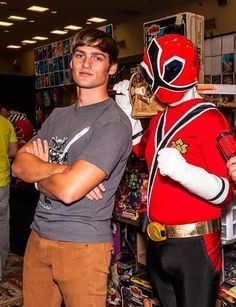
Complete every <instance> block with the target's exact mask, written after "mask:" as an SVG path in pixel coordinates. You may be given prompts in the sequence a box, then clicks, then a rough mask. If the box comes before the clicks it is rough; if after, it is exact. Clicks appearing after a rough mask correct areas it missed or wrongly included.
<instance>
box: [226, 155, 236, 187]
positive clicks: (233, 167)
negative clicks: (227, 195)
mask: <svg viewBox="0 0 236 307" xmlns="http://www.w3.org/2000/svg"><path fill="white" fill-rule="evenodd" d="M226 165H227V167H228V170H229V175H230V176H231V178H232V180H233V181H234V182H235V181H236V156H233V157H231V158H230V159H229V160H228V161H227V164H226Z"/></svg>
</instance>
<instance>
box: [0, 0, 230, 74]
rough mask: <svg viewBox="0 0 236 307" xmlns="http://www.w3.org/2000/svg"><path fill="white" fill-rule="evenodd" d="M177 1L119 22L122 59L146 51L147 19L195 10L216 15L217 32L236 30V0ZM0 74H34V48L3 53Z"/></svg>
mask: <svg viewBox="0 0 236 307" xmlns="http://www.w3.org/2000/svg"><path fill="white" fill-rule="evenodd" d="M163 1H165V0H163ZM175 3H177V1H176V0H173V5H172V6H171V7H168V8H167V9H166V10H162V11H159V12H153V13H152V14H150V15H146V16H140V17H130V21H129V22H126V23H123V24H119V25H116V26H115V31H114V32H115V38H116V39H117V41H118V42H120V58H121V59H122V58H126V57H132V56H136V55H141V54H142V53H143V29H142V26H143V22H146V21H151V20H154V19H158V18H163V17H166V16H169V15H173V14H176V13H179V12H193V13H196V14H200V15H204V16H205V20H207V19H211V18H215V22H216V28H215V29H212V31H213V35H218V34H224V33H229V32H234V31H236V23H235V13H236V1H235V0H227V5H226V6H219V5H218V4H217V3H218V1H217V0H189V1H187V5H176V4H175ZM206 34H208V33H206ZM14 63H15V64H14ZM17 65H18V66H17ZM19 68H20V70H19ZM0 74H14V75H26V76H28V75H33V74H34V67H33V51H32V50H31V51H28V52H25V53H19V54H17V55H12V56H0Z"/></svg>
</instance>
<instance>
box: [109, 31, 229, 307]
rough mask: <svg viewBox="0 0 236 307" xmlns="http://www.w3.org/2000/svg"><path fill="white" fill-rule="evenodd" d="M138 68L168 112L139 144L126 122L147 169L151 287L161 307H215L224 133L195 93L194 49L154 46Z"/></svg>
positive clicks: (225, 179) (168, 41) (223, 124)
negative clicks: (218, 140)
mask: <svg viewBox="0 0 236 307" xmlns="http://www.w3.org/2000/svg"><path fill="white" fill-rule="evenodd" d="M141 67H142V69H143V75H144V77H145V80H146V81H147V83H148V84H149V86H150V87H151V89H152V91H153V93H154V94H155V95H156V96H157V98H158V99H159V100H160V101H161V102H162V103H164V104H166V106H167V107H166V110H165V111H163V112H160V113H158V114H157V115H156V116H154V117H153V118H152V119H151V121H150V124H149V127H148V129H147V130H146V131H145V133H144V135H143V136H142V137H141V136H140V133H137V132H140V131H141V126H140V125H139V123H138V121H135V120H134V119H132V120H131V123H132V126H133V127H134V132H133V134H134V135H135V137H136V138H135V139H134V144H135V145H134V147H133V150H134V152H135V153H136V154H137V155H139V156H145V158H146V161H147V165H148V169H149V194H148V206H149V207H148V213H149V219H150V222H151V223H150V224H149V226H148V234H149V237H150V240H148V246H147V270H148V273H149V276H150V280H151V283H152V286H153V289H154V290H155V291H156V294H157V297H158V298H159V300H160V303H161V306H164V307H215V303H216V298H217V290H218V285H219V280H220V272H221V235H220V220H219V218H220V216H221V208H222V207H223V206H225V205H227V204H228V203H229V202H230V201H231V199H232V196H233V183H232V182H231V181H230V180H229V176H228V172H227V168H226V162H225V160H224V157H223V156H222V154H221V152H220V150H219V148H218V147H217V143H216V138H217V136H218V135H219V134H221V133H222V132H223V131H230V127H229V124H228V122H227V121H226V119H225V118H224V117H223V115H222V114H221V113H220V112H219V110H218V109H217V108H216V107H215V105H214V104H211V103H207V102H205V101H204V100H203V99H202V98H201V97H200V96H199V95H198V94H197V92H196V89H195V85H196V84H197V77H198V70H199V61H198V56H197V50H196V48H195V46H194V45H193V44H192V42H191V41H190V40H188V39H187V38H186V37H184V36H181V35H176V34H168V35H164V36H162V37H160V38H158V39H154V40H153V41H152V42H151V44H150V45H149V47H148V49H147V50H146V52H145V54H144V61H143V62H142V63H141ZM125 87H126V89H127V83H124V82H123V84H120V86H119V85H116V86H115V87H114V89H116V90H117V91H118V92H121V93H122V92H123V93H124V94H125V90H122V88H123V89H125ZM116 100H117V103H118V104H120V105H121V107H122V109H124V111H126V113H127V114H128V113H129V112H128V109H130V106H129V107H127V105H126V107H124V105H125V103H124V101H123V102H122V97H120V95H119V96H118V95H117V99H116ZM119 100H120V101H121V103H119V102H120V101H119ZM130 114H131V113H130ZM128 115H129V114H128ZM159 223H160V224H159ZM162 227H163V228H162Z"/></svg>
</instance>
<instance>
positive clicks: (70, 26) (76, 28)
mask: <svg viewBox="0 0 236 307" xmlns="http://www.w3.org/2000/svg"><path fill="white" fill-rule="evenodd" d="M64 28H65V29H67V30H79V29H82V27H79V26H73V25H69V26H66V27H64Z"/></svg>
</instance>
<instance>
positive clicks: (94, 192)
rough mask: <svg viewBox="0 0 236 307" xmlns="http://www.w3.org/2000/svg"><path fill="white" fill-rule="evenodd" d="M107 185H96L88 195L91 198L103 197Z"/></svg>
mask: <svg viewBox="0 0 236 307" xmlns="http://www.w3.org/2000/svg"><path fill="white" fill-rule="evenodd" d="M105 191H106V190H105V187H104V185H103V184H102V183H100V184H99V185H98V186H96V187H95V188H94V189H93V190H92V191H90V192H89V193H88V194H87V195H86V197H87V198H88V199H90V200H99V199H102V198H103V196H102V192H105Z"/></svg>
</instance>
